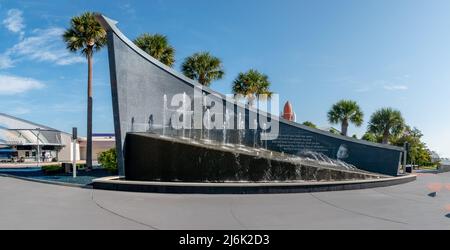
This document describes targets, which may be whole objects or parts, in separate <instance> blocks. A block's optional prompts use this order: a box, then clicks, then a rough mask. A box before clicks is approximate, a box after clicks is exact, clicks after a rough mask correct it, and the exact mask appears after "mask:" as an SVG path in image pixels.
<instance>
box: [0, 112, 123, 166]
mask: <svg viewBox="0 0 450 250" xmlns="http://www.w3.org/2000/svg"><path fill="white" fill-rule="evenodd" d="M114 147H115V137H114V134H94V135H93V152H92V156H93V159H94V160H97V156H98V154H99V153H101V152H103V151H105V150H108V149H110V148H114ZM76 152H77V153H76V155H77V157H76V160H77V161H80V160H81V161H83V160H85V159H86V138H83V137H79V138H78V139H77V143H76ZM38 157H40V161H41V162H52V161H58V162H71V161H72V159H73V143H72V134H70V133H66V132H63V131H59V130H57V129H54V128H51V127H48V126H44V125H41V124H37V123H34V122H30V121H27V120H24V119H21V118H18V117H14V116H11V115H7V114H3V113H0V162H37V160H38Z"/></svg>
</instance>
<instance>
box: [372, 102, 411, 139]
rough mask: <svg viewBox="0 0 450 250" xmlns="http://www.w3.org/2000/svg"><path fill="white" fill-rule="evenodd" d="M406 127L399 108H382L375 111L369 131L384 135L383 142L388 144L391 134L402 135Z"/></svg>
mask: <svg viewBox="0 0 450 250" xmlns="http://www.w3.org/2000/svg"><path fill="white" fill-rule="evenodd" d="M404 128H405V121H404V119H403V117H402V114H401V113H400V111H398V110H394V109H392V108H382V109H379V110H377V111H376V112H375V113H373V115H372V117H371V118H370V122H369V126H368V131H369V132H371V133H374V134H377V135H380V136H382V138H383V140H382V143H383V144H388V142H389V137H390V136H398V135H400V134H401V133H402V132H403V130H404Z"/></svg>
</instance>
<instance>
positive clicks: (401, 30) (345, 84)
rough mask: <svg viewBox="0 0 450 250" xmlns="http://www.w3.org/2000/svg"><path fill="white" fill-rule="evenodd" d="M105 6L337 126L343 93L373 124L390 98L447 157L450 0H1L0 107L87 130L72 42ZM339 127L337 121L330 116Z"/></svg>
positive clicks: (100, 103) (302, 114)
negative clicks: (68, 42)
mask: <svg viewBox="0 0 450 250" xmlns="http://www.w3.org/2000/svg"><path fill="white" fill-rule="evenodd" d="M84 11H96V12H101V13H103V14H105V15H106V16H108V17H110V18H112V19H114V20H117V21H119V23H118V27H119V28H120V29H121V30H122V31H123V32H124V33H125V35H126V36H128V37H129V38H131V39H134V38H135V37H136V36H138V35H139V34H141V33H144V32H149V33H162V34H165V35H167V36H168V38H169V41H170V43H171V44H172V45H173V46H174V47H175V49H176V64H175V66H174V68H175V69H176V70H179V69H180V64H181V62H182V61H183V59H184V58H185V57H186V56H189V55H191V54H193V53H194V52H199V51H210V52H211V53H212V54H214V55H216V56H218V57H220V58H221V59H222V61H223V64H224V67H225V73H226V74H225V77H224V78H223V79H222V80H219V81H217V82H214V83H213V84H212V86H211V87H212V88H213V89H214V90H217V91H219V92H221V93H224V94H227V93H230V92H231V83H232V81H233V79H234V78H235V77H236V75H237V74H238V73H239V72H242V71H247V70H248V69H250V68H255V69H258V70H259V71H261V72H264V73H265V74H267V75H268V76H269V78H270V80H271V82H272V86H271V89H272V91H274V92H275V93H278V94H279V95H280V108H281V107H282V105H283V104H284V102H285V101H287V100H289V101H290V102H291V103H292V104H293V106H294V110H295V112H296V114H297V122H300V123H301V122H304V121H312V122H314V123H315V124H317V125H318V126H319V127H329V126H332V125H330V124H329V123H328V122H327V119H326V113H327V111H328V110H329V109H330V107H331V105H332V104H333V103H335V102H337V101H339V100H340V99H352V100H355V101H357V102H358V103H359V104H360V106H361V108H362V110H363V111H364V114H365V117H364V118H365V119H364V120H365V122H364V124H363V125H362V126H361V127H359V128H357V127H355V126H353V125H351V126H350V128H349V134H350V135H353V134H357V135H358V137H360V136H361V135H363V134H364V132H365V130H366V128H367V121H368V120H369V118H370V115H371V114H372V113H373V112H374V111H375V110H377V109H379V108H381V107H393V108H396V109H399V110H400V111H401V112H402V114H403V116H404V118H405V120H406V122H407V124H408V125H410V126H412V127H417V128H418V129H420V130H421V131H422V132H423V134H424V141H425V142H426V143H427V145H428V146H429V148H430V149H431V150H434V151H437V152H438V153H439V154H440V155H441V156H444V157H450V129H449V128H448V124H450V115H449V113H450V112H449V111H448V108H449V107H450V70H449V69H450V15H449V11H450V1H447V0H429V1H424V0H395V1H392V0H364V1H360V0H340V1H334V0H318V1H316V0H315V1H312V0H311V1H307V0H284V1H275V0H226V1H225V0H222V1H220V0H216V1H211V0H190V1H184V0H164V1H163V0H147V1H131V0H129V1H114V2H113V3H112V2H108V4H105V2H104V1H55V0H42V1H24V0H19V1H11V0H0V41H1V43H0V104H1V106H2V107H3V108H2V111H1V112H4V113H7V114H11V115H14V116H18V117H21V118H24V119H28V120H31V121H34V122H37V123H41V124H45V125H48V126H50V127H54V128H56V129H60V130H63V131H68V132H69V131H70V130H71V128H72V127H73V126H76V127H79V129H80V134H81V135H83V134H85V131H86V125H85V124H86V113H85V112H86V79H87V65H86V60H85V59H84V58H83V57H81V56H80V55H77V54H71V53H69V52H67V50H66V49H65V45H64V43H63V42H62V40H61V33H62V32H63V31H64V29H65V28H67V27H68V24H69V21H70V18H71V17H73V16H75V15H79V14H81V13H82V12H84ZM333 126H334V127H336V128H339V125H333ZM94 131H95V132H97V133H101V132H113V122H112V108H111V93H110V89H109V69H108V58H107V53H106V49H104V50H102V51H101V52H99V53H97V54H96V55H95V65H94Z"/></svg>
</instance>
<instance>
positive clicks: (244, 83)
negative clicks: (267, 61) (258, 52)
mask: <svg viewBox="0 0 450 250" xmlns="http://www.w3.org/2000/svg"><path fill="white" fill-rule="evenodd" d="M269 87H270V81H269V77H268V76H267V75H265V74H262V73H260V72H259V71H257V70H254V69H251V70H249V71H247V72H245V73H239V75H238V76H237V77H236V79H235V80H234V82H233V93H234V95H235V96H236V95H243V96H244V97H246V98H248V104H249V106H253V104H254V100H255V99H256V96H257V95H267V96H268V97H270V96H272V92H271V91H270V90H269Z"/></svg>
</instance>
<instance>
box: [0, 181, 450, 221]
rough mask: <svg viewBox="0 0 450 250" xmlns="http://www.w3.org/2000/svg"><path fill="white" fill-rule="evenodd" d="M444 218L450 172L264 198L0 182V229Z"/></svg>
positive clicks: (449, 210) (448, 203)
mask: <svg viewBox="0 0 450 250" xmlns="http://www.w3.org/2000/svg"><path fill="white" fill-rule="evenodd" d="M436 191H437V193H436V195H435V196H434V197H433V192H436ZM449 214H450V173H443V174H438V175H436V174H419V177H418V180H417V181H416V182H412V183H408V184H403V185H398V186H391V187H384V188H375V189H366V190H353V191H340V192H323V193H305V194H267V195H266V194H262V195H188V194H181V195H180V194H150V193H129V192H114V191H104V190H91V189H81V188H72V187H64V186H56V185H48V184H41V183H35V182H28V181H23V180H18V179H13V178H7V177H0V229H450V218H449V217H450V215H449Z"/></svg>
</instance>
